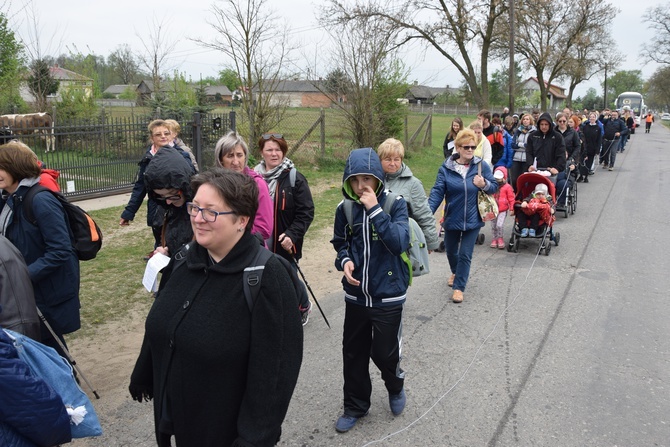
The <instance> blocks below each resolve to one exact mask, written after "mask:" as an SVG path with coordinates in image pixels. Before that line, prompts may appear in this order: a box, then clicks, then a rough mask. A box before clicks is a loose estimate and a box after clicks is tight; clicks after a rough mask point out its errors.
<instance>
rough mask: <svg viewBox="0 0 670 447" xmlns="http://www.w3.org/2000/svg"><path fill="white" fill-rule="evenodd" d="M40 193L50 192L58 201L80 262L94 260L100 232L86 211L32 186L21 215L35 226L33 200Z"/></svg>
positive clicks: (44, 189) (61, 195)
mask: <svg viewBox="0 0 670 447" xmlns="http://www.w3.org/2000/svg"><path fill="white" fill-rule="evenodd" d="M42 191H48V192H50V193H51V194H52V195H53V196H54V197H56V198H57V199H58V201H59V202H60V204H61V205H62V206H63V210H64V211H65V217H66V218H67V222H68V226H69V227H70V231H71V233H72V238H73V239H72V246H73V247H74V251H75V252H76V253H77V258H79V260H80V261H88V260H90V259H93V258H95V256H96V255H97V254H98V252H99V251H100V248H101V247H102V231H101V230H100V227H99V226H98V224H96V223H95V221H94V220H93V218H92V217H91V216H89V215H88V213H87V212H86V211H84V210H83V209H81V208H79V207H78V206H77V205H74V204H72V203H70V202H68V200H67V199H66V198H65V196H64V195H63V194H61V193H59V192H55V191H52V190H50V189H48V188H45V187H44V186H42V185H39V184H38V185H33V186H31V187H30V189H29V190H28V192H27V193H26V195H25V196H24V197H23V214H24V216H25V217H26V220H28V222H30V223H31V224H33V225H37V219H35V214H34V213H33V198H34V197H35V195H36V194H39V193H40V192H42Z"/></svg>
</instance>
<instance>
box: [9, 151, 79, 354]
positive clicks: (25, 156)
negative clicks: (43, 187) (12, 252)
mask: <svg viewBox="0 0 670 447" xmlns="http://www.w3.org/2000/svg"><path fill="white" fill-rule="evenodd" d="M39 177H40V167H39V166H38V165H37V157H36V156H35V153H34V152H33V151H32V150H30V148H29V147H28V146H26V145H25V144H23V143H21V142H19V141H11V142H9V143H7V144H5V145H3V146H0V190H1V191H0V192H1V193H2V196H1V197H0V234H2V235H3V236H5V237H6V238H7V239H9V240H10V242H12V244H14V246H16V248H18V249H19V251H20V252H21V254H22V255H23V258H24V259H25V261H26V264H27V265H28V271H29V273H30V279H31V280H32V283H33V289H34V292H35V303H36V304H37V307H38V308H39V309H40V310H41V311H42V313H43V314H44V316H45V318H46V321H47V322H48V323H49V325H50V326H51V328H52V329H53V331H54V333H55V334H56V336H57V337H58V338H59V339H60V342H61V343H62V344H63V345H65V338H63V335H64V334H69V333H71V332H74V331H76V330H78V329H79V328H80V326H81V322H80V318H79V307H80V303H79V259H78V258H77V254H76V253H75V251H74V248H73V246H72V240H71V235H70V227H69V224H68V222H67V219H66V217H65V211H64V210H63V206H62V205H61V204H60V202H59V201H58V199H57V198H56V197H55V196H54V195H53V194H52V193H50V192H48V191H44V192H38V193H37V194H35V196H34V198H33V201H32V211H33V215H34V216H35V220H36V224H33V223H31V222H30V221H28V219H27V217H26V215H25V210H24V209H23V198H24V197H25V195H26V194H27V192H28V190H29V189H30V188H31V187H32V186H33V185H36V184H38V183H39V181H40V179H39ZM41 332H42V333H41V337H42V343H44V344H45V345H47V346H50V347H52V348H54V349H55V350H56V351H58V353H59V354H60V355H61V356H64V357H66V355H65V352H64V351H63V349H62V348H61V347H60V344H59V343H58V341H57V340H56V339H55V338H54V336H53V335H52V334H51V332H50V331H49V330H48V329H47V327H46V326H45V325H44V324H43V323H41Z"/></svg>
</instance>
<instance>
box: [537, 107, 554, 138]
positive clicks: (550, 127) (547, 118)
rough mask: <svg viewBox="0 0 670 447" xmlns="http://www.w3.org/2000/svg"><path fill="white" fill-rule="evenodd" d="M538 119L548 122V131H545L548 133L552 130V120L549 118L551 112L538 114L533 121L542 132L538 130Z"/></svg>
mask: <svg viewBox="0 0 670 447" xmlns="http://www.w3.org/2000/svg"><path fill="white" fill-rule="evenodd" d="M540 121H546V122H548V123H549V131H548V132H547V133H548V134H549V133H551V132H552V131H553V130H554V120H552V119H551V114H550V113H549V112H544V113H543V114H542V115H540V117H539V118H538V119H537V123H535V127H536V128H537V130H538V131H540V132H542V131H541V130H540Z"/></svg>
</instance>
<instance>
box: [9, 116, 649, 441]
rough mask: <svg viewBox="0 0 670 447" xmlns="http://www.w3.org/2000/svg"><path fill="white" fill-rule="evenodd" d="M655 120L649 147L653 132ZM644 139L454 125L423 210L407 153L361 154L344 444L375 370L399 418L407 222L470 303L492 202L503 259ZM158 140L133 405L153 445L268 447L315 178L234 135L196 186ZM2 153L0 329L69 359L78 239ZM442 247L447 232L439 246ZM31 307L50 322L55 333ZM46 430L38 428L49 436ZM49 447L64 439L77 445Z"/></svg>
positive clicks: (293, 323) (293, 337) (337, 232)
mask: <svg viewBox="0 0 670 447" xmlns="http://www.w3.org/2000/svg"><path fill="white" fill-rule="evenodd" d="M645 119H646V131H647V132H648V131H649V129H650V126H651V123H652V122H653V116H652V118H649V117H648V116H647V117H645ZM634 129H635V120H634V117H633V116H632V113H631V112H630V111H629V110H623V111H618V110H609V109H605V110H603V111H602V113H599V112H598V111H586V110H585V111H584V112H579V111H572V110H570V109H567V108H566V109H564V110H563V111H562V112H560V113H558V114H556V116H552V115H551V114H549V113H546V112H545V113H540V111H539V110H533V111H532V112H531V113H525V114H521V115H516V114H514V115H510V114H509V113H508V112H503V114H502V115H500V114H496V113H493V114H492V113H491V112H489V111H488V110H482V111H480V112H479V114H478V115H477V119H476V120H475V121H474V122H472V123H470V124H468V125H466V124H465V123H464V122H463V120H462V119H460V118H454V119H453V121H452V123H451V126H450V130H449V132H448V133H447V135H446V137H445V140H444V145H443V155H444V160H443V161H442V160H440V161H441V163H440V166H439V169H437V176H436V180H435V182H434V184H433V186H432V188H431V189H430V192H429V194H426V192H425V189H424V187H423V184H422V183H421V181H420V180H419V179H417V178H416V177H415V176H414V175H413V174H412V171H411V169H410V167H409V166H408V165H407V164H406V162H405V148H404V147H403V145H402V143H401V142H400V141H398V140H396V139H393V138H390V139H387V140H386V141H384V142H383V143H381V144H380V145H379V147H378V148H377V149H376V150H375V149H373V148H361V149H356V150H353V151H352V152H351V153H350V154H349V156H348V159H347V162H346V166H345V169H344V173H343V177H342V195H343V200H342V202H341V203H340V204H339V205H338V206H337V208H336V210H334V224H333V237H332V240H331V243H332V245H333V248H334V250H335V253H336V254H335V256H334V258H335V267H336V268H337V270H339V271H341V272H342V287H343V293H344V301H345V314H344V329H343V342H342V346H343V347H342V355H343V376H344V388H343V412H342V414H341V416H340V417H339V418H338V419H337V420H336V422H335V429H336V430H337V431H338V432H341V433H345V432H347V431H349V430H351V429H352V428H353V427H354V426H355V425H356V423H357V421H358V420H359V419H360V418H362V417H364V416H366V415H367V414H368V411H369V408H370V405H371V399H370V397H371V392H372V385H371V379H370V373H369V363H370V360H372V361H373V362H374V363H375V365H376V366H377V367H378V368H379V370H380V372H381V377H382V379H383V381H384V384H385V386H386V389H387V391H388V402H389V409H390V411H391V413H392V414H393V415H396V416H397V415H399V414H401V413H402V412H403V410H404V408H405V405H406V401H407V395H406V393H405V386H404V380H405V372H404V371H403V369H402V368H401V365H400V363H401V359H402V355H401V351H402V350H401V346H402V318H403V309H404V303H405V300H406V296H407V290H408V286H409V284H410V281H411V277H412V276H411V270H410V268H409V267H408V265H407V263H406V262H405V261H404V260H403V259H402V255H403V253H406V252H407V250H408V248H409V245H410V225H409V218H413V219H414V220H416V221H417V223H418V225H419V226H420V228H421V231H422V232H423V233H424V236H425V240H426V245H427V249H428V250H429V251H445V252H446V257H447V260H448V265H449V272H447V275H445V277H446V278H447V284H448V286H449V287H450V288H451V289H452V292H451V299H452V301H453V302H455V303H461V302H462V301H463V300H464V293H465V290H466V286H467V284H468V280H469V273H470V269H471V263H472V255H473V251H474V247H475V244H476V243H477V241H478V239H479V236H480V232H481V230H482V228H483V227H484V226H485V222H484V220H483V219H482V216H481V214H480V210H479V206H478V201H479V196H480V194H485V195H492V196H493V197H494V199H495V200H496V201H497V206H498V213H497V215H496V217H495V219H493V220H492V221H491V230H492V233H491V234H492V240H491V244H490V246H491V247H492V248H496V249H504V248H505V247H506V246H507V244H506V242H505V236H504V234H503V233H504V226H505V218H506V217H507V216H508V215H515V214H519V213H523V215H524V216H526V215H527V216H528V220H525V219H521V222H520V230H521V232H520V237H532V236H534V235H535V231H536V226H537V221H538V220H539V219H540V218H541V219H544V221H549V220H551V219H555V217H554V216H553V214H554V213H555V211H557V210H561V209H564V208H565V207H567V206H568V203H567V201H568V197H567V194H566V190H567V189H568V188H569V187H570V186H571V185H574V184H575V183H580V182H583V183H588V182H589V176H591V175H593V174H594V172H595V171H596V170H597V169H598V167H599V166H601V170H606V171H612V170H614V169H615V166H616V162H617V159H616V156H617V153H621V152H623V151H624V150H625V148H626V141H627V140H628V138H629V137H630V134H631V133H632V132H633V131H634ZM148 132H149V135H148V143H147V146H146V150H145V153H144V156H143V157H142V159H141V161H140V162H139V164H138V174H137V181H136V182H135V184H134V187H133V190H132V194H131V197H130V200H129V201H128V204H127V206H126V207H125V209H124V210H123V212H122V214H121V217H120V220H119V224H120V225H121V226H127V225H129V224H130V222H131V221H132V220H133V219H134V218H135V215H136V214H137V212H138V210H139V208H140V207H141V206H142V204H143V203H144V201H145V197H147V196H148V201H147V225H148V226H150V227H151V229H152V233H153V239H154V240H153V248H152V250H151V251H150V252H149V253H148V254H147V255H146V260H150V259H151V257H152V256H154V255H156V254H158V253H160V254H161V255H164V256H168V257H169V258H170V261H169V264H168V265H167V267H165V269H164V270H163V275H162V278H161V281H160V285H159V287H158V292H157V293H156V294H155V300H154V303H153V306H152V307H151V310H150V311H149V314H148V316H147V319H146V326H145V330H146V332H145V335H144V341H143V344H142V348H141V351H140V353H139V355H138V358H137V362H136V364H135V367H134V370H133V372H132V376H131V379H130V386H129V390H130V394H131V396H132V397H133V399H135V400H137V401H139V402H142V401H145V400H151V399H153V404H154V419H155V436H156V442H157V444H158V445H159V446H170V445H172V444H171V443H172V440H173V439H174V441H175V442H176V443H177V445H178V446H190V445H194V446H195V445H198V446H200V445H232V446H246V445H256V446H266V445H267V446H271V445H274V444H275V443H277V442H278V441H279V438H280V434H281V424H282V422H283V419H284V417H285V415H286V412H287V410H288V405H289V402H290V400H291V396H292V394H293V390H294V388H295V386H296V383H297V380H298V374H299V371H300V365H301V362H302V349H303V332H302V330H301V325H302V326H304V325H305V324H307V322H308V319H309V315H310V312H311V308H312V303H311V301H310V300H309V296H308V295H307V293H306V291H305V290H304V286H300V285H298V284H299V283H300V281H299V280H298V279H297V275H296V272H297V271H299V261H300V259H301V257H302V254H303V243H304V239H305V235H306V233H307V231H308V229H309V227H310V225H311V223H312V221H313V220H314V211H315V210H314V201H313V199H312V194H311V191H310V188H309V185H308V182H307V179H306V178H305V176H304V175H303V174H301V173H300V172H299V171H298V170H297V169H296V167H295V164H294V163H293V161H292V160H291V159H290V158H288V157H287V155H288V152H289V147H288V143H287V141H286V139H285V138H284V136H283V135H282V134H279V133H265V134H262V135H261V136H260V138H259V139H258V141H257V142H256V143H257V146H256V148H257V150H258V153H259V154H260V157H261V160H260V162H259V163H258V164H257V165H256V166H255V167H251V166H249V159H250V148H249V145H248V144H247V142H246V141H245V140H244V139H243V138H242V136H240V135H239V134H237V133H236V132H230V133H228V134H226V135H225V136H224V137H222V138H221V139H220V140H219V141H218V142H217V144H216V148H215V151H214V156H215V164H216V165H215V166H214V167H211V168H209V169H206V170H203V171H202V172H200V167H199V166H198V164H197V162H196V159H195V157H194V156H193V153H192V152H191V150H190V149H189V148H188V147H187V146H186V145H185V144H184V142H183V141H182V140H181V139H179V132H180V129H179V124H178V123H177V122H176V121H174V120H154V121H152V122H151V123H150V124H149V125H148ZM3 143H5V144H3V145H2V146H0V191H1V193H2V195H1V198H0V247H3V248H2V251H1V252H0V267H2V268H0V280H1V281H2V282H0V326H1V327H5V328H11V329H14V330H16V331H17V332H22V333H25V335H28V336H30V337H34V338H35V339H37V340H38V341H42V342H43V343H45V344H47V345H49V346H51V347H53V348H54V349H56V350H57V351H59V352H61V353H62V351H63V350H64V349H67V345H66V344H65V339H64V337H63V335H64V334H68V333H71V332H73V331H76V330H77V329H79V327H80V319H79V307H80V304H79V261H78V259H77V255H76V254H75V252H74V250H73V247H72V244H71V243H70V241H71V236H72V235H71V231H70V229H69V228H68V222H67V220H66V217H65V215H64V213H63V209H62V206H61V204H60V203H59V202H58V200H56V199H55V198H54V197H53V196H52V195H51V194H41V195H38V196H36V199H35V200H34V201H33V202H32V207H33V208H34V214H35V216H36V217H37V222H38V223H37V225H34V224H33V223H31V222H29V221H27V220H26V217H25V213H24V212H23V210H22V206H23V203H22V202H23V200H22V198H23V197H24V196H25V194H26V193H27V192H28V190H29V189H30V188H31V187H33V185H36V184H38V183H40V181H41V180H40V178H41V176H42V175H43V174H42V168H41V167H40V166H41V165H40V164H39V161H38V160H37V156H36V155H35V154H34V152H32V151H31V149H30V148H29V147H28V146H26V145H25V144H23V143H20V142H18V141H15V140H12V141H3ZM436 165H437V163H436ZM526 172H538V173H540V172H541V173H543V174H542V175H546V176H547V177H549V178H550V179H551V181H552V184H553V185H555V195H556V197H551V194H550V189H549V188H547V186H546V184H539V185H537V187H535V188H534V189H533V191H532V194H531V195H530V196H529V197H519V193H520V191H519V190H518V188H517V179H518V178H519V177H520V176H521V175H522V174H524V173H526ZM550 186H551V185H550ZM387 202H388V203H387ZM439 210H442V214H443V217H442V221H441V222H440V224H439V225H438V223H437V222H436V220H435V217H434V216H435V214H436V212H438V211H439ZM438 233H443V234H444V243H443V244H440V240H439V235H438ZM441 247H443V249H442V250H441ZM263 253H271V254H270V255H267V256H265V255H264V254H263ZM274 255H277V256H274ZM261 258H262V259H263V261H259V259H261ZM258 271H260V274H259V273H258ZM10 272H11V273H10ZM250 275H256V276H250ZM253 278H255V282H254V280H252V279H253ZM10 286H11V287H10ZM256 286H257V287H256ZM33 309H39V310H40V311H41V312H42V313H43V314H44V317H45V321H46V322H48V324H49V325H50V326H51V328H52V330H47V328H46V327H45V323H44V322H41V321H40V320H39V319H38V318H37V314H36V312H35V311H34V310H33ZM0 329H1V328H0ZM54 338H57V339H58V340H55V339H54ZM0 354H1V356H2V358H0V368H5V367H7V365H11V367H12V368H15V370H21V371H22V370H23V369H25V366H22V365H19V366H17V362H16V360H15V359H14V357H15V354H14V352H13V350H12V347H11V343H10V341H8V340H7V338H6V337H5V336H4V335H3V333H2V332H1V331H0ZM9 358H12V359H13V360H12V363H11V364H10V363H9V362H8V361H6V360H7V359H9ZM16 368H18V369H16ZM22 368H23V369H22ZM26 383H27V382H26ZM42 385H43V384H41V383H39V382H36V383H33V384H32V385H31V386H33V387H34V389H35V392H34V393H33V395H32V396H29V397H30V398H32V399H33V400H34V401H35V402H31V401H30V399H29V398H27V397H26V396H21V398H22V399H26V402H31V403H30V405H31V408H37V409H39V408H40V405H42V406H44V409H45V411H47V410H49V411H52V410H53V406H54V396H52V395H50V394H49V393H48V390H45V389H44V386H42ZM270 396H272V398H271V399H269V397H270ZM56 410H58V409H57V408H56ZM52 413H53V414H54V416H53V417H54V422H53V424H57V423H59V422H58V421H57V419H58V418H59V417H62V415H61V414H60V413H59V411H52ZM30 423H31V424H34V422H33V421H30ZM48 426H49V427H50V425H45V429H44V430H52V429H51V428H46V427H48ZM54 426H55V425H54ZM61 429H62V427H61V428H60V429H59V430H61ZM53 430H56V429H55V428H54V429H53ZM39 432H40V430H39V429H38V428H36V426H35V425H26V426H22V425H21V424H17V422H16V417H8V416H7V415H6V414H5V413H3V412H1V411H0V439H3V438H2V436H9V435H11V436H12V437H14V438H16V439H24V438H25V439H28V440H35V439H38V438H39V436H37V435H36V433H37V434H39ZM43 435H44V433H42V436H43ZM52 435H53V439H60V441H59V442H64V441H63V440H65V441H67V439H65V438H67V434H65V435H63V434H62V433H60V432H58V433H57V432H56V431H54V432H53V433H52ZM47 438H48V436H47ZM7 439H9V438H7ZM27 442H29V441H27ZM17 445H23V444H17ZM25 445H31V444H29V443H27V444H25ZM40 445H41V444H40Z"/></svg>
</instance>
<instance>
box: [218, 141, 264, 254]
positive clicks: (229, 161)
mask: <svg viewBox="0 0 670 447" xmlns="http://www.w3.org/2000/svg"><path fill="white" fill-rule="evenodd" d="M214 159H215V160H216V165H217V166H219V167H221V168H226V169H232V170H233V171H237V172H240V173H242V174H246V175H248V176H250V177H251V178H253V179H254V181H255V182H256V185H257V186H258V211H257V212H256V218H255V219H254V227H253V228H252V230H251V232H252V233H253V234H258V235H260V236H261V237H262V238H263V240H264V241H267V240H269V239H270V235H271V234H272V224H273V222H274V218H273V210H272V208H273V204H272V199H271V198H270V192H269V191H268V184H267V183H266V181H265V179H264V178H263V176H262V175H260V174H259V173H257V172H256V171H254V170H253V169H251V168H249V166H247V161H248V160H249V148H248V147H247V143H246V141H244V138H242V137H241V136H240V135H239V134H238V133H237V132H235V131H233V132H229V133H228V134H226V135H224V136H223V137H221V139H220V140H219V141H218V142H217V143H216V148H215V149H214Z"/></svg>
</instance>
